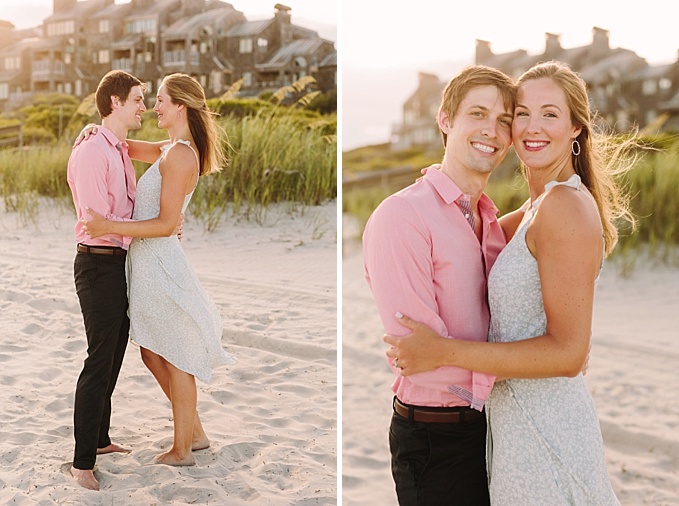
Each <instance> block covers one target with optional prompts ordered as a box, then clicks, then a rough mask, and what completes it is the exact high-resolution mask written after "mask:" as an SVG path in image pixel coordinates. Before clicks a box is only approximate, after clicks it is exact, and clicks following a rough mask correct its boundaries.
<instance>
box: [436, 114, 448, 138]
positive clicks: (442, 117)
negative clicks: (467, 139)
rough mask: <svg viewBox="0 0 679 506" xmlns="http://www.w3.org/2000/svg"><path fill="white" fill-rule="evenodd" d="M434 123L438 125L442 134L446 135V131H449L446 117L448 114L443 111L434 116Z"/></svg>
mask: <svg viewBox="0 0 679 506" xmlns="http://www.w3.org/2000/svg"><path fill="white" fill-rule="evenodd" d="M436 122H437V123H438V124H439V128H440V129H441V131H442V132H443V133H444V134H447V133H448V130H450V118H449V117H448V113H447V112H445V111H444V110H440V111H439V113H438V115H437V116H436Z"/></svg>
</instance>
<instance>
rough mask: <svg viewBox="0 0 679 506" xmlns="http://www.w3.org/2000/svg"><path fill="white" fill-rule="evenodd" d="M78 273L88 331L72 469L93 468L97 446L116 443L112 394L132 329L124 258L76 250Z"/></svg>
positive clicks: (78, 390) (77, 393)
mask: <svg viewBox="0 0 679 506" xmlns="http://www.w3.org/2000/svg"><path fill="white" fill-rule="evenodd" d="M73 271H74V275H75V288H76V292H77V294H78V299H79V300H80V309H81V311H82V314H83V320H84V322H85V334H86V335H87V358H86V359H85V362H84V364H83V369H82V372H81V373H80V377H79V378H78V384H77V386H76V391H75V409H74V415H73V423H74V435H75V453H74V456H73V467H75V468H76V469H92V468H94V463H95V461H96V458H97V448H104V447H105V446H108V445H110V444H111V439H110V438H109V435H108V431H109V427H110V424H111V395H112V394H113V389H114V388H115V386H116V381H117V380H118V373H119V372H120V367H121V366H122V363H123V357H124V356H125V348H126V347H127V341H128V336H129V331H130V320H129V318H128V316H127V284H126V281H125V257H124V256H109V255H93V254H88V253H77V255H76V257H75V262H74V264H73Z"/></svg>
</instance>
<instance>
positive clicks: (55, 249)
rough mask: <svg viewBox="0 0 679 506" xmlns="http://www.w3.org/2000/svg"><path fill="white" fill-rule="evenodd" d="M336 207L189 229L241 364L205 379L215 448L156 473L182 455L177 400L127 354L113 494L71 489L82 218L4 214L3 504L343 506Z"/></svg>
mask: <svg viewBox="0 0 679 506" xmlns="http://www.w3.org/2000/svg"><path fill="white" fill-rule="evenodd" d="M336 212H337V205H336V202H332V203H329V204H326V205H323V206H319V207H311V208H307V209H306V211H305V212H304V213H303V214H302V215H300V214H299V213H297V214H295V213H293V214H292V215H291V214H289V213H288V212H287V211H286V208H285V206H278V207H273V208H272V209H271V210H270V211H269V212H268V213H267V216H266V219H265V220H264V222H263V223H262V224H257V223H254V222H252V221H245V220H243V219H240V220H237V219H234V218H233V217H225V218H224V220H223V221H222V223H221V224H220V225H219V227H218V228H217V230H216V231H214V232H207V231H205V230H204V228H203V225H202V224H201V223H198V222H197V221H196V220H192V219H190V218H187V222H186V224H185V232H184V239H183V245H184V247H185V249H186V252H187V255H188V257H189V260H190V262H191V265H192V266H193V268H194V269H195V270H196V272H197V274H198V276H199V278H200V279H201V281H202V283H203V285H204V287H205V289H206V290H207V292H208V293H209V294H210V295H211V296H212V298H213V299H214V300H215V302H216V303H217V306H218V307H219V308H220V311H221V314H222V317H223V319H224V334H223V338H222V342H223V345H224V347H225V348H226V349H227V351H229V352H230V353H232V354H234V355H235V356H236V357H237V358H238V360H239V362H238V363H237V364H236V365H233V366H225V367H220V368H218V369H216V370H215V373H214V376H213V379H212V381H211V382H210V383H209V384H205V383H202V382H200V381H197V384H198V410H199V412H200V415H201V418H202V420H203V425H204V426H205V430H206V432H207V434H208V436H209V437H210V439H211V443H212V445H211V447H210V448H209V449H207V450H204V451H199V452H195V453H194V456H195V459H196V463H197V465H196V466H195V467H185V468H174V467H168V466H163V465H156V464H153V462H152V460H153V457H155V456H156V455H157V454H159V453H162V452H163V451H164V450H165V449H167V448H168V447H169V446H171V444H172V414H171V409H170V404H169V401H167V400H166V399H165V397H164V396H163V394H162V391H161V390H160V388H159V387H158V385H157V384H156V382H155V380H154V379H153V377H152V376H151V374H150V372H148V370H146V368H145V367H144V365H143V364H142V362H141V359H140V356H139V349H138V347H137V346H136V345H134V344H130V345H129V346H128V348H127V354H126V358H125V362H124V364H123V367H122V371H121V373H120V379H119V381H118V385H117V388H116V391H115V393H114V395H113V416H112V429H111V437H112V439H113V441H114V442H115V443H117V444H120V445H122V446H124V447H128V448H131V449H132V453H130V454H127V455H125V454H111V455H104V456H100V457H99V458H98V459H97V471H96V473H95V474H96V476H97V477H98V479H99V481H100V486H101V490H100V491H99V492H93V491H89V490H85V489H83V488H81V487H79V486H77V485H76V484H75V482H74V481H73V480H72V479H71V478H70V475H69V474H68V469H69V468H70V463H71V459H72V453H73V435H72V433H73V425H72V418H73V397H74V390H75V384H76V380H77V377H78V374H79V373H80V370H81V368H82V361H83V359H84V358H85V352H86V341H85V335H84V330H83V323H82V315H81V314H80V308H79V305H78V299H77V296H76V294H75V288H74V284H73V258H74V256H75V244H74V243H73V239H72V237H73V232H72V230H73V224H74V215H73V214H72V213H71V212H69V211H64V210H61V211H60V210H59V209H58V208H56V207H54V206H53V205H51V204H49V203H48V204H45V203H43V205H42V207H41V209H40V212H39V215H38V219H37V223H29V224H27V225H26V224H23V223H22V222H21V220H20V217H19V215H17V214H15V213H6V212H2V213H1V214H0V271H1V272H2V284H1V285H0V336H1V339H0V365H1V366H2V367H1V368H0V386H1V388H0V399H1V401H0V402H1V405H2V415H0V459H1V460H0V504H17V505H31V504H40V505H49V504H74V505H75V504H77V505H83V504H86V505H111V504H115V505H165V504H215V505H225V504H228V505H236V506H237V505H244V504H248V505H252V504H257V505H292V504H295V505H312V504H314V505H316V504H319V505H329V504H336V503H337V467H336V462H337V448H336V447H337V408H336V406H337V374H336V371H337V353H336V352H337V345H336V339H337V325H336V322H337V274H336V271H337V232H336V230H337V221H336Z"/></svg>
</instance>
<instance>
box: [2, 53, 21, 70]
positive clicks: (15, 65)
mask: <svg viewBox="0 0 679 506" xmlns="http://www.w3.org/2000/svg"><path fill="white" fill-rule="evenodd" d="M20 68H21V58H19V57H18V56H8V57H6V58H5V70H19V69H20Z"/></svg>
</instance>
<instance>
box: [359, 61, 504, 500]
mask: <svg viewBox="0 0 679 506" xmlns="http://www.w3.org/2000/svg"><path fill="white" fill-rule="evenodd" d="M513 108H514V84H513V82H512V80H511V79H510V78H509V77H507V76H506V75H504V74H503V73H501V72H499V71H497V70H495V69H491V68H488V67H484V66H471V67H467V68H466V69H464V70H463V71H462V72H461V73H460V74H459V75H457V76H456V77H454V78H453V79H452V80H451V81H450V82H449V83H448V85H447V86H446V88H445V90H444V92H443V97H442V102H441V105H440V108H439V112H438V116H437V122H438V125H439V129H440V131H441V135H442V137H443V143H444V147H445V154H444V157H443V161H442V163H441V164H439V165H434V166H431V167H429V168H427V169H425V170H424V171H423V172H424V177H422V178H420V179H419V180H418V181H417V182H416V183H414V184H413V185H411V186H409V187H408V188H406V189H404V190H402V191H400V192H398V193H396V194H394V195H392V196H390V197H388V198H387V199H385V200H384V202H382V203H381V204H380V205H379V206H378V208H377V209H376V210H375V212H374V213H373V215H372V216H371V217H370V219H369V220H368V223H367V225H366V228H365V232H364V236H363V253H364V265H365V276H366V279H367V281H368V284H369V285H370V288H371V290H372V293H373V297H374V299H375V303H376V306H377V309H378V311H379V314H380V318H381V320H382V324H383V326H384V328H385V330H386V331H387V333H389V334H394V335H406V334H408V333H410V330H409V329H408V328H406V327H404V326H402V325H400V324H399V322H398V318H397V316H396V315H397V313H404V314H407V315H408V316H410V317H411V318H413V319H415V320H418V321H421V322H425V323H427V324H429V325H430V326H431V327H433V328H435V329H436V330H437V331H438V332H439V333H440V334H441V335H443V336H449V337H453V338H456V339H466V340H475V341H485V340H486V339H487V333H488V324H489V310H488V305H487V300H486V278H487V275H488V272H489V271H490V269H491V267H492V265H493V263H494V262H495V259H496V258H497V255H498V254H499V252H500V251H501V249H502V248H503V247H504V245H505V242H506V241H505V236H504V233H503V231H502V229H501V227H500V224H499V223H498V221H497V217H496V215H497V212H498V211H497V209H496V207H495V206H494V205H493V203H492V201H491V200H490V199H489V198H488V197H487V196H486V195H485V194H484V193H483V191H484V189H485V187H486V184H487V182H488V179H489V177H490V175H491V173H492V171H493V170H494V169H495V168H496V167H497V166H498V165H499V164H500V162H501V161H502V160H503V159H504V157H505V155H506V153H507V150H508V149H509V146H510V145H511V122H512V114H513ZM391 366H392V369H393V371H394V373H395V374H396V379H395V381H394V383H393V385H392V389H393V391H394V393H395V397H394V405H393V406H394V413H393V416H392V420H391V427H390V431H389V445H390V450H391V462H392V475H393V478H394V481H395V484H396V493H397V496H398V500H399V503H400V504H401V505H402V506H405V505H420V506H436V505H470V506H479V505H484V504H486V505H487V504H489V497H488V485H487V476H486V466H485V442H486V419H485V415H484V413H483V404H484V402H485V400H486V398H487V397H488V394H489V393H490V390H491V388H492V385H493V382H494V380H495V378H494V377H493V376H489V375H486V374H480V373H476V372H472V371H467V370H463V369H458V368H453V367H443V368H439V369H437V370H435V371H431V372H427V373H422V374H416V375H413V376H409V377H403V376H401V375H400V374H399V370H398V359H395V360H394V361H393V362H392V363H391ZM452 385H462V387H453V386H452Z"/></svg>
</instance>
